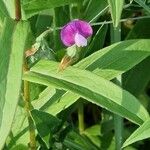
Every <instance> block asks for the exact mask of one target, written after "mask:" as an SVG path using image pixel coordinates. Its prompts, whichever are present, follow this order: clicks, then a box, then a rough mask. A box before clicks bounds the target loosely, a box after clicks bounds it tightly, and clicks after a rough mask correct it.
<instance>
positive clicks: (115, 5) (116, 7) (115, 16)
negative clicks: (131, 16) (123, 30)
mask: <svg viewBox="0 0 150 150" xmlns="http://www.w3.org/2000/svg"><path fill="white" fill-rule="evenodd" d="M108 4H109V7H110V11H111V17H112V20H113V24H114V27H117V26H118V24H119V21H120V18H121V13H122V9H123V5H124V0H117V1H116V0H108Z"/></svg>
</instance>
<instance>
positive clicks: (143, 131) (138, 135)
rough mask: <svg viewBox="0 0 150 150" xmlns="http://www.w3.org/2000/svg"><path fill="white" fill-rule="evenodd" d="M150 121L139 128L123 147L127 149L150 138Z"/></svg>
mask: <svg viewBox="0 0 150 150" xmlns="http://www.w3.org/2000/svg"><path fill="white" fill-rule="evenodd" d="M149 132H150V120H149V119H147V121H145V122H144V123H143V124H142V125H141V126H140V127H139V128H137V129H136V130H135V131H134V132H133V133H132V135H131V136H130V137H129V138H128V139H127V140H126V141H125V142H124V144H123V147H126V146H128V145H130V144H132V143H134V142H137V141H140V140H143V139H146V138H149V137H150V134H149Z"/></svg>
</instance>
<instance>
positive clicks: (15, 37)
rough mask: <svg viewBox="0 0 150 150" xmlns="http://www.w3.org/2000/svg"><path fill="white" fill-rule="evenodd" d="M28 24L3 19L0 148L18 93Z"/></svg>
mask: <svg viewBox="0 0 150 150" xmlns="http://www.w3.org/2000/svg"><path fill="white" fill-rule="evenodd" d="M28 28H29V25H28V23H27V22H19V23H17V24H16V22H15V21H12V20H10V19H6V20H5V25H4V28H3V32H2V36H1V39H0V58H1V59H0V70H1V74H0V91H1V92H0V105H1V107H0V139H1V140H0V149H1V148H2V147H3V145H4V143H5V140H6V138H7V136H8V134H9V132H10V128H11V125H12V121H13V118H14V114H15V111H16V106H17V103H18V98H19V95H20V85H21V75H22V62H23V53H24V48H25V42H26V38H27V34H28Z"/></svg>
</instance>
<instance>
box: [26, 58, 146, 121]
mask: <svg viewBox="0 0 150 150" xmlns="http://www.w3.org/2000/svg"><path fill="white" fill-rule="evenodd" d="M57 69H58V64H57V63H54V62H50V61H44V60H43V61H40V62H39V63H37V64H36V65H35V66H34V67H32V68H31V72H29V73H27V74H25V76H24V79H25V80H28V81H31V82H36V83H39V84H44V85H47V86H49V85H50V86H54V87H56V88H62V89H64V90H69V91H71V92H74V93H77V94H79V95H80V96H82V97H84V98H86V99H87V100H88V101H90V102H92V103H95V104H97V105H99V106H102V107H104V108H107V109H109V110H110V111H112V112H115V113H118V114H120V115H121V116H124V117H126V118H128V119H130V120H131V121H133V122H135V123H137V124H141V123H142V122H143V121H144V120H145V119H147V117H148V114H147V112H146V111H145V109H144V108H143V107H142V105H140V104H139V103H138V101H137V100H136V99H135V97H133V96H132V95H130V94H129V93H128V92H126V91H124V90H122V89H120V88H119V87H117V86H115V85H114V84H112V83H111V82H109V81H107V80H104V79H103V78H101V77H99V76H96V75H95V74H92V73H90V72H88V71H83V70H79V69H75V68H70V69H69V68H68V69H66V70H65V71H63V72H59V73H58V72H57ZM85 77H86V78H85ZM60 81H61V82H60ZM97 83H98V84H97ZM93 88H94V89H93ZM108 91H109V93H108ZM114 93H116V94H115V95H114ZM131 102H132V103H131ZM129 103H130V105H129ZM132 106H134V107H132Z"/></svg>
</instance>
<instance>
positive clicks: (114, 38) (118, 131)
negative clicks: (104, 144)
mask: <svg viewBox="0 0 150 150" xmlns="http://www.w3.org/2000/svg"><path fill="white" fill-rule="evenodd" d="M120 26H121V25H120V24H119V25H118V27H116V28H115V27H113V26H112V25H111V43H112V44H113V43H115V42H119V41H121V27H120ZM115 83H116V84H117V85H119V86H122V77H121V75H120V76H118V77H117V78H116V79H115ZM114 130H115V143H116V150H121V147H122V136H123V118H122V117H121V116H119V115H117V114H114Z"/></svg>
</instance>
